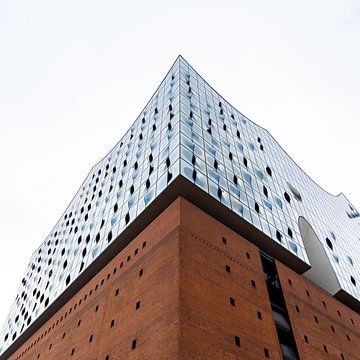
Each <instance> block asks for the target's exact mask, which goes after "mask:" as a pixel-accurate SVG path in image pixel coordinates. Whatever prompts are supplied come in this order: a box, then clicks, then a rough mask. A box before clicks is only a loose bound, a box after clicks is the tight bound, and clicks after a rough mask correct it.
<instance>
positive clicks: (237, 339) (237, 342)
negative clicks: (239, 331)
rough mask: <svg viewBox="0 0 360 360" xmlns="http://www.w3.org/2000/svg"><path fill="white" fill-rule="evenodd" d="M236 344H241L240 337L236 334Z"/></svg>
mask: <svg viewBox="0 0 360 360" xmlns="http://www.w3.org/2000/svg"><path fill="white" fill-rule="evenodd" d="M235 345H236V346H240V337H239V336H235Z"/></svg>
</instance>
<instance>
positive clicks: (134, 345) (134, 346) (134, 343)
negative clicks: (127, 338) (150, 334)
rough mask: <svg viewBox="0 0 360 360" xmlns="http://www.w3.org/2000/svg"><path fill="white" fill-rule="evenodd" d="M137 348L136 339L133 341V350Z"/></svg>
mask: <svg viewBox="0 0 360 360" xmlns="http://www.w3.org/2000/svg"><path fill="white" fill-rule="evenodd" d="M135 348H136V339H134V340H133V341H132V343H131V350H134V349H135Z"/></svg>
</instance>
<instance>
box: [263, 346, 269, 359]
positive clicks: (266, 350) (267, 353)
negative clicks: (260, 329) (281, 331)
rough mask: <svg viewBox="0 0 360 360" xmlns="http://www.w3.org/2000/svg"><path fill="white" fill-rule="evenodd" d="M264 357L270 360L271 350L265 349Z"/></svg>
mask: <svg viewBox="0 0 360 360" xmlns="http://www.w3.org/2000/svg"><path fill="white" fill-rule="evenodd" d="M264 355H265V357H266V358H269V357H270V353H269V350H268V349H266V348H264Z"/></svg>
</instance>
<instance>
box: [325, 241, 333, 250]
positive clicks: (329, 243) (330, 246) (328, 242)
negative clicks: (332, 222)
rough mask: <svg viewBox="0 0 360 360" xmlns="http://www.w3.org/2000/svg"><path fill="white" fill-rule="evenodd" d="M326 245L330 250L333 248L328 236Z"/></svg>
mask: <svg viewBox="0 0 360 360" xmlns="http://www.w3.org/2000/svg"><path fill="white" fill-rule="evenodd" d="M326 245H327V246H328V247H329V248H330V249H331V250H333V244H332V242H331V241H330V239H329V238H326Z"/></svg>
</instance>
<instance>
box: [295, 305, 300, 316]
mask: <svg viewBox="0 0 360 360" xmlns="http://www.w3.org/2000/svg"><path fill="white" fill-rule="evenodd" d="M295 309H296V311H297V312H298V313H299V314H300V308H299V306H298V305H295Z"/></svg>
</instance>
